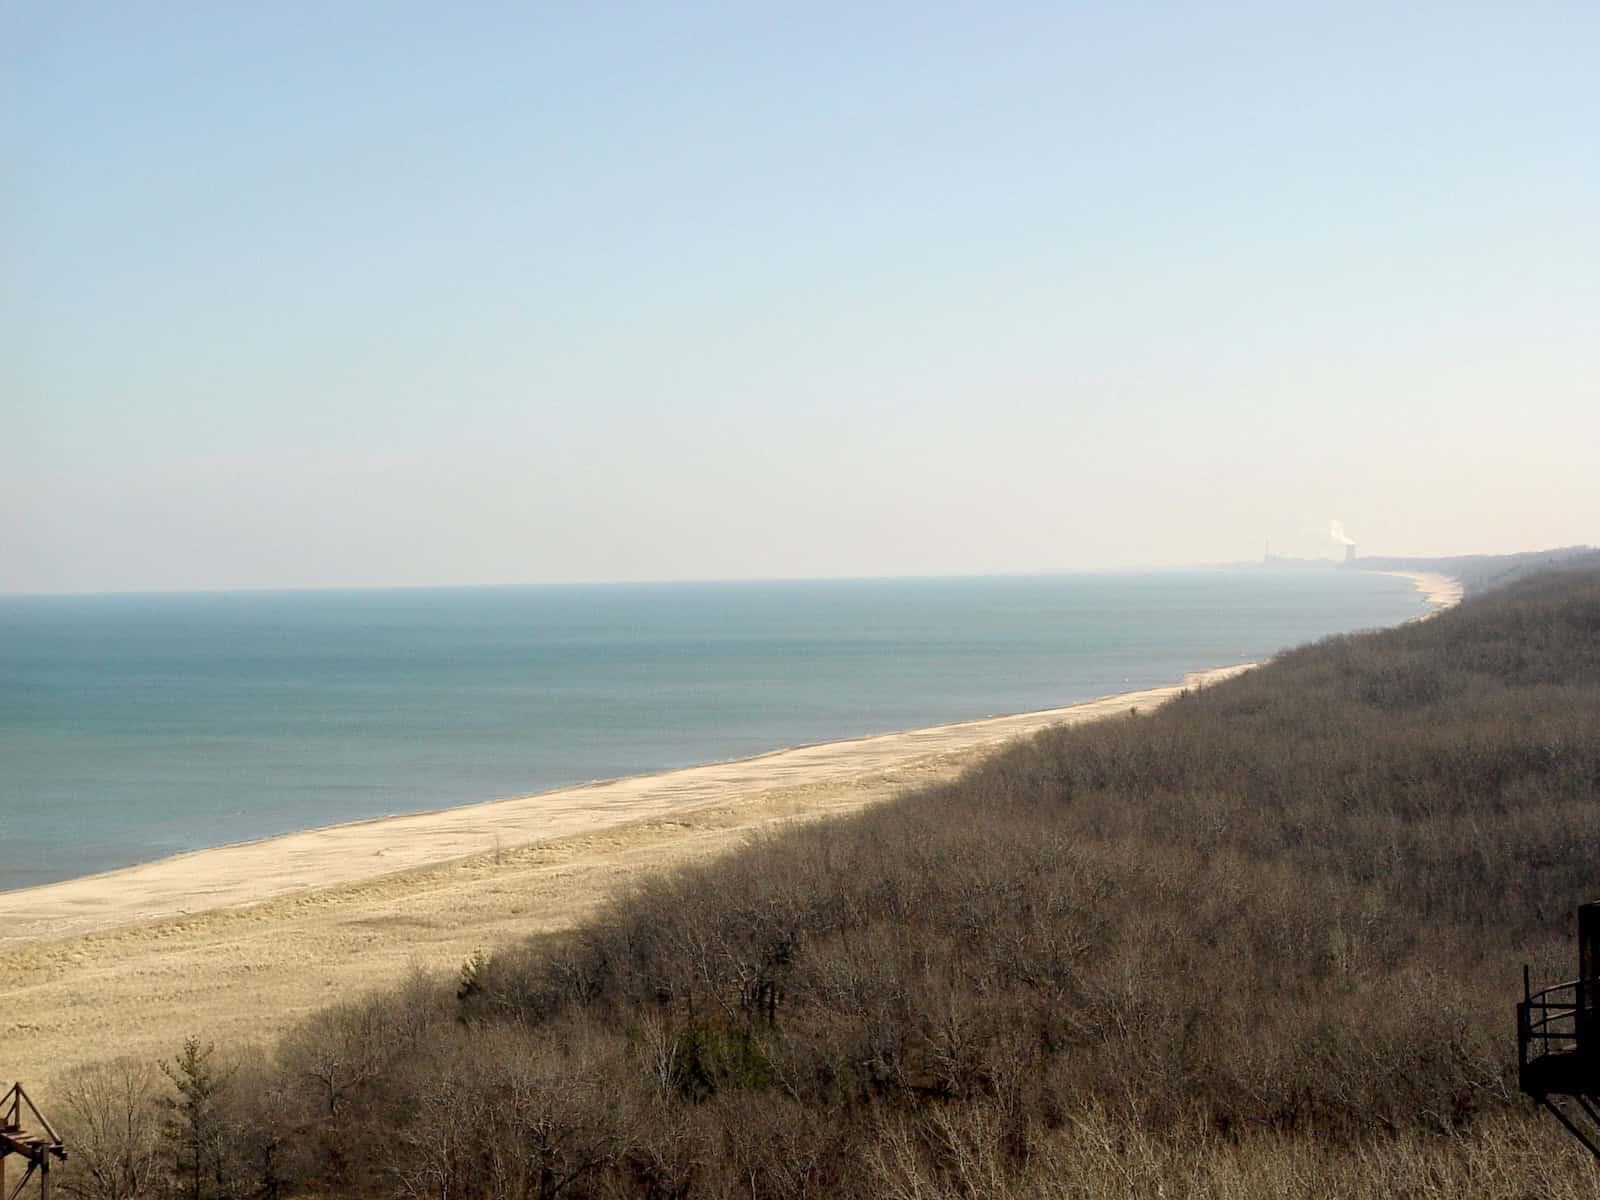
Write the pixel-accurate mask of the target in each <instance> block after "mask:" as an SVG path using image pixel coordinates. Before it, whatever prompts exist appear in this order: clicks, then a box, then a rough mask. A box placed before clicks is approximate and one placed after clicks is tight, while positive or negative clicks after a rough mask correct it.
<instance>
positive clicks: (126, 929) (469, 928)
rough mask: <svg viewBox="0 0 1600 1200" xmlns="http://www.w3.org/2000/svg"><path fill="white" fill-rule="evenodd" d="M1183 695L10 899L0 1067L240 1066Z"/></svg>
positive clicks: (787, 759)
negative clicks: (321, 1018)
mask: <svg viewBox="0 0 1600 1200" xmlns="http://www.w3.org/2000/svg"><path fill="white" fill-rule="evenodd" d="M1250 665H1251V664H1243V665H1239V666H1231V667H1224V668H1219V669H1216V670H1210V671H1201V672H1196V673H1193V674H1191V675H1189V676H1188V677H1186V678H1185V679H1184V680H1183V682H1182V683H1179V684H1173V685H1171V686H1167V687H1160V688H1152V689H1148V690H1144V691H1137V692H1126V693H1122V694H1119V695H1113V696H1107V697H1103V698H1101V699H1098V700H1092V701H1089V702H1087V703H1083V704H1075V705H1071V706H1069V707H1065V708H1056V709H1047V710H1044V711H1039V712H1030V713H1021V714H1017V715H1014V716H1002V717H991V718H987V719H984V720H976V721H965V722H961V723H958V724H952V725H941V726H936V727H933V728H928V729H917V730H910V731H907V732H903V733H889V734H881V735H877V736H872V737H863V738H856V739H853V740H850V741H842V742H830V743H826V744H822V745H815V746H801V747H795V748H792V749H787V750H779V751H775V752H773V753H770V754H764V755H760V756H758V757H756V758H749V759H743V760H740V761H737V762H729V763H717V764H712V765H707V766H699V767H689V768H685V769H683V770H676V771H668V772H663V773H661V774H656V775H643V776H636V777H632V778H628V779H618V780H610V781H606V782H601V783H594V784H589V785H585V786H582V787H573V788H563V789H560V790H558V791H552V792H544V793H541V794H538V795H534V796H524V797H518V798H515V799H509V800H499V801H491V802H489V803H484V804H475V805H469V806H466V807H462V808H451V809H442V810H439V811H436V812H428V813H419V814H415V815H410V816H400V817H388V818H383V819H380V820H373V821H363V822H359V823H355V824H349V825H338V826H333V827H330V828H326V829H317V830H311V831H308V832H304V833H295V834H289V835H286V836H284V837H277V838H270V839H266V840H263V841H258V842H249V843H244V844H241V845H236V846H224V847H219V848H217V849H212V850H201V851H196V852H194V853H191V854H184V855H178V856H176V857H173V858H167V859H162V860H160V861H158V862H153V863H147V864H144V865H141V866H136V867H130V868H127V869H125V870H120V871H112V872H107V873H105V874H101V875H93V876H87V877H85V878H81V879H73V880H68V881H65V882H62V883H55V884H48V885H45V886H43V887H35V888H27V889H23V890H19V891H13V892H4V893H0V979H3V980H4V985H3V987H4V990H3V1000H4V1004H3V1006H0V1044H3V1045H4V1046H5V1053H6V1059H7V1061H6V1062H5V1063H4V1064H0V1074H4V1075H6V1076H7V1077H12V1078H18V1079H22V1080H23V1081H24V1082H25V1083H27V1085H28V1086H29V1087H30V1089H33V1090H34V1091H35V1092H36V1094H37V1093H39V1092H42V1091H44V1090H45V1089H48V1088H49V1086H50V1085H51V1083H52V1082H53V1081H55V1080H57V1079H59V1078H60V1077H61V1076H62V1074H63V1073H65V1072H67V1071H69V1070H71V1069H72V1068H73V1067H75V1066H77V1065H79V1064H82V1063H85V1062H91V1061H97V1060H101V1059H105V1058H109V1057H114V1056H117V1055H122V1054H133V1055H139V1056H142V1057H162V1056H167V1055H170V1054H171V1053H173V1052H175V1051H176V1049H177V1048H178V1047H179V1045H180V1044H181V1042H182V1040H183V1038H184V1037H185V1036H186V1035H188V1034H191V1033H195V1034H199V1035H201V1036H202V1037H205V1038H208V1039H213V1040H215V1041H216V1042H217V1044H218V1045H219V1046H223V1047H227V1048H228V1049H229V1050H230V1052H232V1051H237V1050H242V1049H246V1048H249V1047H252V1046H259V1045H261V1044H263V1043H265V1042H266V1041H268V1040H269V1039H270V1038H272V1037H273V1036H274V1035H275V1034H278V1033H280V1032H281V1031H283V1030H284V1029H286V1028H287V1027H289V1026H290V1025H292V1024H293V1023H294V1022H295V1021H297V1020H298V1019H300V1018H301V1017H302V1016H304V1015H305V1014H307V1013H309V1012H311V1011H313V1010H315V1009H317V1008H320V1007H323V1006H325V1005H327V1004H330V1003H334V1002H336V1001H339V1000H342V999H348V998H351V997H354V996H358V995H360V994H361V993H362V992H363V991H366V990H368V989H370V988H373V987H376V986H378V985H381V984H383V983H386V982H389V981H391V980H394V979H396V978H398V977H400V976H402V975H403V974H404V973H405V972H406V971H408V970H410V969H412V968H413V967H421V968H423V969H426V970H430V971H440V970H442V971H448V970H454V969H455V968H457V967H458V966H459V965H460V964H461V963H462V962H463V961H464V960H465V959H466V958H467V957H468V956H470V955H471V954H472V953H473V952H474V951H477V950H480V949H489V948H492V947H494V946H495V945H497V944H499V943H501V942H504V941H507V940H510V939H513V938H517V937H523V936H527V935H529V934H533V933H538V932H545V931H550V930H556V929H561V928H564V927H567V926H570V925H571V924H573V923H575V922H576V921H578V920H580V919H582V918H583V917H584V916H586V915H587V914H589V913H591V912H593V911H594V909H595V908H596V906H598V905H599V904H601V903H603V902H604V901H605V900H606V898H607V897H609V896H611V895H612V894H614V893H615V892H616V891H617V890H618V889H619V888H622V887H625V886H626V885H627V884H628V882H629V881H630V880H632V879H634V878H637V877H639V876H640V875H641V874H643V873H645V872H651V871H659V870H663V869H668V868H671V867H673V866H677V865H680V864H684V863H688V862H692V861H695V860H697V859H701V858H704V857H707V856H710V855H715V854H719V853H723V852H725V851H727V850H730V849H732V848H734V847H735V846H737V845H738V844H740V843H741V842H742V841H744V840H745V839H746V838H748V837H750V836H751V835H753V834H755V833H757V832H759V831H760V830H762V829H764V828H769V827H772V826H774V825H776V824H781V823H785V822H793V821H805V820H815V819H818V818H822V817H826V816H830V815H834V814H840V813H848V812H852V811H854V810H856V809H859V808H862V807H864V806H866V805H869V804H874V803H878V802H880V801H883V800H887V799H891V798H893V797H895V796H899V795H903V794H905V793H906V792H908V791H911V790H913V789H916V788H919V787H923V786H927V785H929V784H934V783H938V782H941V781H943V780H947V779H950V778H953V777H954V776H955V775H957V774H958V773H960V772H961V771H962V770H964V769H966V768H967V767H969V766H971V765H972V764H974V763H975V762H977V761H978V760H979V759H981V758H982V757H983V756H984V755H986V754H989V753H992V752H993V751H994V750H995V749H996V748H997V747H998V746H1001V745H1003V744H1004V743H1006V742H1008V741H1011V740H1013V739H1015V738H1018V737H1023V736H1026V735H1027V734H1030V733H1035V732H1037V731H1039V730H1041V729H1045V728H1047V727H1050V726H1055V725H1064V724H1074V723H1078V722H1083V721H1091V720H1096V719H1099V718H1103V717H1107V716H1112V715H1115V714H1119V713H1124V712H1127V711H1128V710H1129V709H1130V708H1135V707H1136V708H1140V709H1148V708H1151V707H1154V706H1155V705H1158V704H1160V703H1162V702H1164V701H1165V700H1167V699H1170V698H1171V697H1172V696H1174V695H1176V694H1177V692H1178V691H1179V690H1181V689H1182V688H1183V687H1194V686H1203V685H1205V684H1208V683H1214V682H1218V681H1220V680H1222V679H1225V678H1228V677H1229V676H1231V675H1234V674H1237V673H1239V672H1240V671H1244V670H1248V669H1249V666H1250Z"/></svg>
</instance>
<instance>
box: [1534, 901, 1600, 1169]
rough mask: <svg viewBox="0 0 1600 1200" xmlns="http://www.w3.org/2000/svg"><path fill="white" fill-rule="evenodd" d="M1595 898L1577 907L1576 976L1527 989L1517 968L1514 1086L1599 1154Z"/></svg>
mask: <svg viewBox="0 0 1600 1200" xmlns="http://www.w3.org/2000/svg"><path fill="white" fill-rule="evenodd" d="M1597 1009H1600V902H1597V903H1593V904H1583V905H1579V907H1578V977H1577V978H1576V979H1569V980H1567V981H1566V982H1565V983H1556V984H1552V985H1550V986H1549V987H1547V988H1541V989H1540V990H1539V991H1537V992H1536V991H1533V990H1532V984H1531V981H1530V980H1529V978H1528V968H1527V967H1526V966H1524V967H1523V968H1522V1003H1520V1004H1518V1005H1517V1086H1518V1087H1520V1088H1521V1089H1522V1091H1523V1092H1525V1093H1526V1094H1527V1095H1529V1096H1532V1097H1533V1098H1534V1099H1535V1100H1537V1101H1538V1102H1539V1103H1540V1104H1542V1105H1544V1106H1545V1107H1546V1108H1547V1109H1549V1110H1550V1111H1551V1112H1552V1113H1554V1114H1555V1117H1556V1119H1557V1120H1558V1121H1560V1122H1561V1123H1562V1124H1563V1125H1565V1126H1566V1127H1567V1131H1568V1132H1569V1133H1571V1134H1572V1136H1573V1137H1575V1138H1577V1139H1578V1140H1579V1141H1580V1142H1582V1143H1583V1144H1584V1145H1585V1146H1587V1147H1588V1149H1589V1152H1590V1153H1591V1154H1593V1155H1594V1156H1595V1157H1596V1158H1600V1013H1597Z"/></svg>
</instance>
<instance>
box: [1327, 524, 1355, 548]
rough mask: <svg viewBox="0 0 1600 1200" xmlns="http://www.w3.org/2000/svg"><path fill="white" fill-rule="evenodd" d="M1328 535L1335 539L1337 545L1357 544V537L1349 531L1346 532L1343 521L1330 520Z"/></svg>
mask: <svg viewBox="0 0 1600 1200" xmlns="http://www.w3.org/2000/svg"><path fill="white" fill-rule="evenodd" d="M1328 536H1329V537H1331V538H1332V539H1333V540H1334V542H1335V543H1336V544H1337V545H1340V546H1354V545H1355V544H1356V540H1355V538H1353V537H1351V536H1350V535H1349V534H1348V533H1346V532H1345V531H1344V522H1343V521H1329V522H1328Z"/></svg>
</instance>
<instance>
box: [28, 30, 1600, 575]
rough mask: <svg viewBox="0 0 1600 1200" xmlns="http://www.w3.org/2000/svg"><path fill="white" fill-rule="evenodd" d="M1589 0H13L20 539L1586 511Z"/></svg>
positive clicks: (570, 532) (1130, 528)
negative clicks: (331, 0)
mask: <svg viewBox="0 0 1600 1200" xmlns="http://www.w3.org/2000/svg"><path fill="white" fill-rule="evenodd" d="M1597 61H1600V6H1597V5H1595V4H1594V3H1593V2H1592V0H1582V2H1580V3H1570V4H1546V3H1538V2H1537V0H1532V2H1529V3H1519V4H1515V5H1512V4H1505V3H1495V4H1486V5H1479V4H1472V3H1462V2H1452V3H1449V4H1437V5H1435V4H1427V3H1418V4H1410V5H1403V6H1401V5H1393V4H1389V3H1383V4H1371V5H1367V4H1362V3H1359V2H1341V3H1336V4H1326V5H1313V4H1283V3H1281V2H1278V0H1274V2H1273V3H1261V4H1226V3H1224V4H1217V5H1194V4H1190V3H1174V4H1163V3H1107V4H1091V3H1083V4H1063V3H1049V4H1013V5H994V4H982V5H979V4H939V3H928V2H927V0H918V2H917V3H899V2H889V3H883V4H877V5H869V6H859V5H842V6H834V5H829V4H823V3H817V4H808V5H788V6H781V7H779V6H767V5H752V4H748V3H739V4H727V5H662V4H640V5H636V6H635V5H608V4H603V3H592V4H583V5H571V6H565V5H540V4H529V3H517V4H494V3H478V4H463V5H443V4H437V3H431V2H430V3H426V4H406V3H389V2H385V3H365V2H361V0H348V2H345V3H340V4H336V5H328V4H322V3H318V4H304V5H302V4H296V3H289V2H277V3H273V4H265V5H233V4H215V3H209V2H208V3H194V4H190V3H183V2H180V0H169V2H165V3H140V2H129V3H110V2H102V3H95V4H80V3H73V2H71V0H39V2H29V3H20V2H17V0H0V591H5V592H55V591H121V590H145V589H158V590H168V589H189V588H230V589H231V588H257V587H328V586H386V585H413V584H467V583H532V582H544V581H566V580H606V579H617V580H625V579H697V578H698V579H704V578H762V577H779V578H786V577H804V576H863V575H926V574H968V573H988V572H1014V571H1025V572H1033V571H1038V572H1045V571H1062V570H1078V569H1102V568H1104V569H1116V568H1128V567H1141V566H1155V565H1169V564H1170V565H1177V564H1187V563H1199V562H1214V561H1228V560H1238V559H1247V558H1251V557H1255V556H1259V555H1260V554H1261V552H1262V549H1263V544H1264V543H1265V542H1266V541H1267V540H1268V539H1271V541H1272V543H1273V549H1274V551H1276V552H1280V553H1286V554H1287V553H1305V554H1328V555H1332V554H1334V553H1336V552H1337V550H1338V548H1337V547H1336V546H1334V545H1333V543H1332V539H1331V538H1330V537H1329V536H1328V529H1329V522H1330V521H1331V520H1338V521H1341V522H1342V523H1343V526H1344V528H1345V529H1347V530H1348V531H1349V534H1350V536H1351V537H1352V538H1353V539H1354V540H1356V541H1357V542H1358V543H1359V545H1360V549H1361V551H1362V552H1363V553H1372V554H1416V555H1433V554H1439V555H1444V554H1458V553H1475V552H1508V551H1515V550H1524V549H1534V548H1542V547H1548V546H1557V545H1567V544H1574V543H1591V544H1592V543H1597V542H1600V482H1597V480H1600V470H1597V469H1596V464H1597V462H1600V220H1597V219H1596V214H1597V213H1600V132H1597V131H1600V86H1597V84H1596V82H1595V78H1596V77H1595V73H1594V65H1595V63H1596V62H1597Z"/></svg>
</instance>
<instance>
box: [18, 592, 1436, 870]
mask: <svg viewBox="0 0 1600 1200" xmlns="http://www.w3.org/2000/svg"><path fill="white" fill-rule="evenodd" d="M1422 611H1423V606H1422V604H1421V601H1420V599H1419V598H1418V596H1417V594H1416V593H1415V592H1414V591H1413V590H1412V588H1411V585H1410V584H1409V583H1408V582H1406V581H1405V580H1401V579H1396V578H1393V577H1390V576H1383V575H1375V574H1366V573H1362V572H1353V571H1335V570H1325V571H1324V570H1308V569H1302V570H1288V569H1283V570H1267V569H1240V570H1218V571H1199V570H1197V571H1164V572H1145V573H1137V574H1082V575H1059V576H1039V577H1004V578H979V579H972V578H967V579H900V580H838V581H823V582H781V583H766V582H763V583H702V584H638V585H635V584H612V585H593V586H590V585H582V586H550V587H516V588H459V589H416V590H383V591H341V592H256V593H231V594H227V593H223V594H210V593H208V594H193V595H125V596H92V597H62V596H53V597H10V598H0V890H4V889H8V888H16V887H25V886H28V885H32V884H38V883H45V882H49V881H52V880H57V879H63V878H68V877H71V876H76V875H82V874H87V873H90V872H95V871H103V870H107V869H110V868H114V867H120V866H127V865H130V864H132V863H136V862H142V861H147V860H150V859H153V858H159V857H161V856H163V855H167V854H171V853H174V852H177V851H182V850H191V849H196V848H200V847H205V846H214V845H220V844H223V843H226V842H235V841H242V840H246V839H250V838H258V837H264V836H268V835H271V834H276V833H286V832H289V831H292V830H296V829H305V828H310V827H314V826H318V825H328V824H333V823H337V822H341V821H350V820H357V819H360V818H365V817H374V816H381V815H384V814H388V813H400V812H414V811H418V810H422V809H429V808H438V807H442V806H446V805H453V804H463V803H469V802H472V801H478V800H488V799H493V798H496V797H500V796H508V795H518V794H525V793H528V792H534V791H539V790H543V789H546V788H553V787H558V786H561V785H564V784H571V783H580V782H584V781H587V780H591V779H601V778H609V777H613V776H618V775H629V774H636V773H639V772H643V771H654V770H660V769H663V768H669V767H677V766H686V765H689V764H692V763H700V762H709V761H715V760H721V759H728V758H737V757H743V756H746V755H751V754H757V753H760V752H762V751H765V750H772V749H776V748H778V747H781V746H789V745H796V744H800V743H805V742H816V741H826V740H833V739H838V738H845V737H855V736H859V735H862V734H869V733H876V732H884V731H889V730H896V729H908V728H915V727H919V726H924V725H933V724H940V723H943V722H948V721H956V720H961V719H964V718H971V717H981V716H987V715H992V714H998V713H1009V712H1020V711H1025V710H1029V709H1037V708H1048V707H1054V706H1056V705H1061V704H1067V703H1071V702H1073V701H1077V700H1085V699H1090V698H1092V697H1095V696H1100V695H1105V694H1107V693H1110V692H1119V691H1124V690H1128V689H1131V688H1140V687H1147V686H1152V685H1157V684H1162V683H1168V682H1171V681H1174V680H1176V679H1178V678H1179V677H1180V676H1182V675H1183V674H1184V672H1186V671H1189V670H1193V669H1196V668H1201V667H1209V666H1220V665H1224V664H1227V663H1234V662H1241V661H1245V660H1248V659H1260V658H1263V657H1265V656H1267V655H1270V654H1272V653H1274V652H1276V651H1278V650H1280V649H1282V648H1284V647H1287V646H1291V645H1296V644H1299V643H1301V642H1305V641H1309V640H1312V639H1315V638H1318V637H1321V636H1323V635H1326V634H1330V633H1337V632H1347V631H1351V630H1356V629H1365V628H1372V627H1376V626H1382V625H1390V624H1394V623H1395V622H1398V621H1401V620H1404V619H1405V618H1407V617H1411V616H1415V615H1418V614H1419V613H1420V612H1422Z"/></svg>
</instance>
